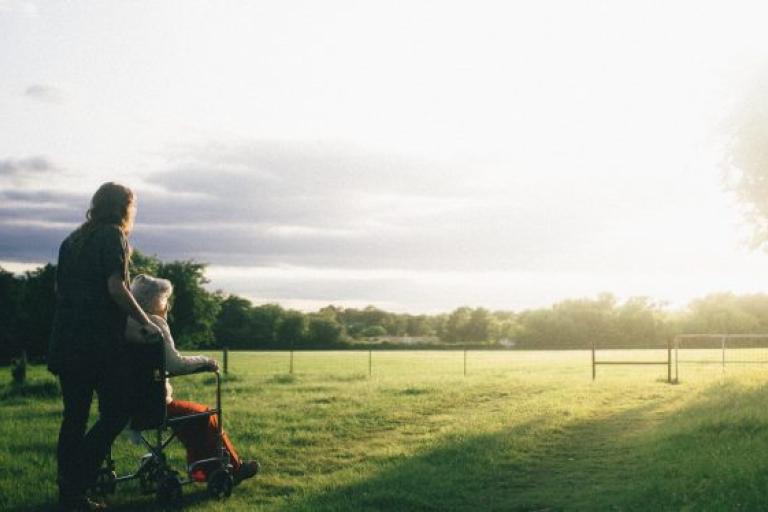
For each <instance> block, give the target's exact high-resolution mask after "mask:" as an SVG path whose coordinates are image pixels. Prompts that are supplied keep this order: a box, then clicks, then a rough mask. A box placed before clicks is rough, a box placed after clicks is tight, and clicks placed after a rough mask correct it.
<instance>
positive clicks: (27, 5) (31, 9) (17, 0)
mask: <svg viewBox="0 0 768 512" xmlns="http://www.w3.org/2000/svg"><path fill="white" fill-rule="evenodd" d="M3 12H8V13H19V14H23V15H25V16H29V17H35V16H37V15H38V14H40V9H39V8H38V6H37V4H36V3H35V2H30V1H29V0H0V13H3Z"/></svg>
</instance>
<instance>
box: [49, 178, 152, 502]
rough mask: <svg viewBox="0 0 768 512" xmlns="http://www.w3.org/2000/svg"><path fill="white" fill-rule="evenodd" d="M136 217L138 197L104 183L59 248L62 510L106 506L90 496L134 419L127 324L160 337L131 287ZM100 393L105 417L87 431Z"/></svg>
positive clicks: (54, 359) (53, 353)
mask: <svg viewBox="0 0 768 512" xmlns="http://www.w3.org/2000/svg"><path fill="white" fill-rule="evenodd" d="M135 215H136V199H135V196H134V194H133V192H131V190H130V189H128V188H127V187H125V186H123V185H118V184H116V183H105V184H103V185H102V186H101V187H99V189H98V190H97V191H96V193H95V194H94V195H93V198H92V199H91V206H90V208H89V210H88V212H87V214H86V221H85V222H84V223H83V224H82V225H81V226H80V227H79V228H77V229H76V230H75V231H74V232H73V233H71V234H70V235H69V236H68V237H67V238H66V239H65V240H64V241H63V242H62V244H61V247H60V248H59V260H58V266H57V267H56V284H55V286H56V313H55V316H54V321H53V330H52V332H51V339H50V345H49V349H48V369H49V370H50V371H51V372H52V373H53V374H54V375H57V376H58V378H59V382H60V384H61V392H62V397H63V401H64V414H63V419H62V422H61V429H60V431H59V442H58V450H57V458H58V485H59V503H60V505H61V509H62V510H73V511H79V510H100V509H103V508H104V506H103V505H102V504H100V503H96V502H93V501H91V500H89V499H88V498H87V497H86V496H85V491H86V489H87V488H89V487H90V486H91V485H92V484H93V483H94V480H95V477H96V473H97V471H98V469H99V467H100V466H101V464H102V462H103V460H104V457H105V455H106V453H107V450H108V448H109V446H110V445H111V444H112V441H114V439H115V437H116V436H117V435H118V434H119V433H120V431H121V430H122V429H123V428H124V427H125V424H126V423H127V422H128V418H129V416H130V413H131V410H130V403H131V402H130V395H129V388H128V382H127V381H128V379H127V376H128V373H129V372H128V366H127V365H128V360H127V358H126V354H125V325H126V318H127V317H128V316H130V317H131V318H132V319H133V320H135V321H136V322H137V323H138V324H140V325H142V326H143V327H144V329H145V331H146V332H147V333H148V334H150V335H151V334H154V333H159V332H160V330H159V329H158V327H157V326H155V325H154V324H152V322H151V321H150V319H149V317H147V315H146V314H145V313H144V311H143V310H142V309H141V307H139V305H138V304H137V303H136V300H135V299H134V298H133V295H132V294H131V292H130V290H129V289H128V282H129V279H128V261H129V255H130V248H129V246H128V235H129V234H130V232H131V229H132V228H133V221H134V218H135ZM94 391H96V393H97V394H98V397H99V419H98V421H96V423H95V424H94V425H93V426H92V427H91V429H90V430H88V432H87V433H86V431H85V429H86V426H87V423H88V415H89V411H90V407H91V402H92V400H93V392H94Z"/></svg>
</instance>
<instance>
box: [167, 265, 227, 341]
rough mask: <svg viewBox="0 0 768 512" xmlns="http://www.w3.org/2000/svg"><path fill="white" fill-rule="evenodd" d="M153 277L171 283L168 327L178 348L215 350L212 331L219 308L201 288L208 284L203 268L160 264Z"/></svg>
mask: <svg viewBox="0 0 768 512" xmlns="http://www.w3.org/2000/svg"><path fill="white" fill-rule="evenodd" d="M157 275H158V277H162V278H164V279H168V280H169V281H171V282H172V283H173V289H174V291H173V304H172V306H171V311H170V313H169V315H168V325H169V326H170V328H171V332H172V333H173V336H174V340H176V342H177V343H178V345H179V347H183V348H212V347H215V346H216V340H215V337H214V331H213V327H214V324H215V323H216V318H217V317H218V314H219V308H220V305H219V300H218V298H217V297H216V296H215V295H214V294H212V293H210V292H208V291H207V290H206V289H205V288H203V285H204V284H206V283H207V282H208V281H207V280H206V279H205V264H203V263H197V262H194V261H172V262H170V263H162V264H161V265H160V267H159V268H158V270H157Z"/></svg>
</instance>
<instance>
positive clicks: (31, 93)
mask: <svg viewBox="0 0 768 512" xmlns="http://www.w3.org/2000/svg"><path fill="white" fill-rule="evenodd" d="M24 96H25V97H27V98H30V99H33V100H38V101H44V102H46V103H63V101H64V95H63V93H62V91H61V89H59V88H58V87H53V86H51V85H43V84H33V85H30V86H29V87H27V88H26V89H25V90H24Z"/></svg>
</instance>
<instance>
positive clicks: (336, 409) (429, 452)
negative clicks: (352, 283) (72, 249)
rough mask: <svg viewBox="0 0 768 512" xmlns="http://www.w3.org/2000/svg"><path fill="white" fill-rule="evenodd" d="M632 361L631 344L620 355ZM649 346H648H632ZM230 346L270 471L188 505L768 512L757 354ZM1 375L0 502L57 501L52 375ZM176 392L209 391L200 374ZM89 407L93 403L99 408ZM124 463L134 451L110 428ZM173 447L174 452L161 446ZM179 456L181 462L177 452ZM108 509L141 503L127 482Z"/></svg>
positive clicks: (232, 381)
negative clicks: (652, 359)
mask: <svg viewBox="0 0 768 512" xmlns="http://www.w3.org/2000/svg"><path fill="white" fill-rule="evenodd" d="M613 355H614V356H616V355H619V356H620V357H629V358H631V357H635V355H633V354H613ZM641 357H642V356H641ZM467 363H468V364H467V370H468V374H467V376H466V377H465V376H464V375H463V373H464V372H463V354H462V353H461V352H374V353H373V364H372V369H373V372H372V376H371V377H369V376H368V368H369V367H368V364H369V362H368V354H367V353H364V352H357V353H349V352H331V353H329V352H323V353H298V354H296V357H295V361H294V365H295V373H294V375H288V374H287V371H288V355H287V354H286V353H256V352H250V353H236V354H232V355H231V359H230V376H229V378H228V379H227V381H226V383H225V386H224V404H225V424H226V429H227V430H228V431H229V432H230V434H231V437H232V439H233V441H234V442H235V445H236V446H237V447H238V449H239V450H240V451H241V452H242V454H244V455H247V456H251V457H256V458H258V459H260V460H261V462H262V465H263V473H262V474H261V475H260V476H259V477H257V478H256V479H254V480H251V481H248V482H246V483H244V484H243V485H242V486H240V487H238V488H236V489H235V491H234V493H233V495H232V497H231V498H230V499H229V500H227V501H223V502H212V501H209V500H208V499H207V498H206V496H205V488H204V486H202V485H198V486H188V487H185V489H184V493H185V498H184V499H185V506H186V507H187V508H188V509H191V510H221V511H223V510H228V511H229V510H276V511H282V510H286V511H287V510H328V511H331V510H333V511H336V510H349V511H352V510H521V511H522V510H528V511H555V510H697V511H698V510H750V511H752V510H767V509H768V388H766V387H765V382H766V380H767V379H766V377H767V375H766V372H768V368H765V367H763V366H761V365H738V366H734V367H733V368H731V367H730V366H729V367H727V368H726V370H725V371H723V370H722V369H721V368H719V367H718V366H717V365H687V366H684V367H682V368H681V371H680V378H681V382H680V383H679V384H676V385H670V384H667V383H666V382H665V379H666V367H627V366H621V367H600V368H599V370H598V378H597V380H596V381H595V382H592V380H591V368H590V354H589V352H587V351H583V352H575V351H574V352H504V353H498V352H472V353H470V356H469V358H468V362H467ZM3 373H4V375H2V376H0V403H1V404H2V411H3V419H2V421H0V440H1V441H0V510H48V509H53V504H54V503H55V496H56V489H55V485H54V478H55V456H54V452H55V444H56V436H57V432H58V426H59V422H60V414H61V402H60V398H59V395H58V388H57V386H56V385H55V381H54V380H53V377H52V376H50V375H48V374H47V373H46V372H45V370H44V369H43V368H41V367H33V368H32V369H31V372H30V379H29V384H28V385H27V386H26V387H25V388H22V389H18V388H14V387H13V386H11V385H10V371H8V370H7V369H6V370H5V371H4V372H3ZM174 388H175V390H176V391H175V395H176V397H177V398H181V399H190V400H197V401H202V402H205V403H212V401H213V398H214V394H213V391H214V386H213V385H212V384H210V377H207V376H204V375H199V376H192V377H185V378H179V379H176V380H175V382H174ZM93 415H95V410H94V411H93ZM115 452H116V456H117V460H118V473H119V472H121V470H122V472H126V471H128V470H130V469H133V468H134V467H135V465H136V464H137V461H138V458H139V456H140V455H141V454H142V453H143V452H142V451H141V450H139V449H138V448H136V447H133V446H131V445H129V444H128V443H127V441H125V440H124V439H119V440H118V441H117V443H116V445H115ZM171 453H172V454H173V455H174V458H175V459H176V460H178V461H181V460H182V452H181V451H180V449H179V448H178V446H176V448H174V450H172V452H171ZM179 467H181V466H179ZM109 502H110V504H111V505H112V507H111V508H112V509H114V510H137V509H141V510H151V509H153V507H154V501H153V497H152V496H143V495H141V494H140V493H139V492H138V490H137V489H136V487H135V486H134V485H133V483H128V484H126V485H124V486H122V487H119V488H118V491H117V493H116V494H115V495H114V496H112V497H111V499H110V500H109Z"/></svg>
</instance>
